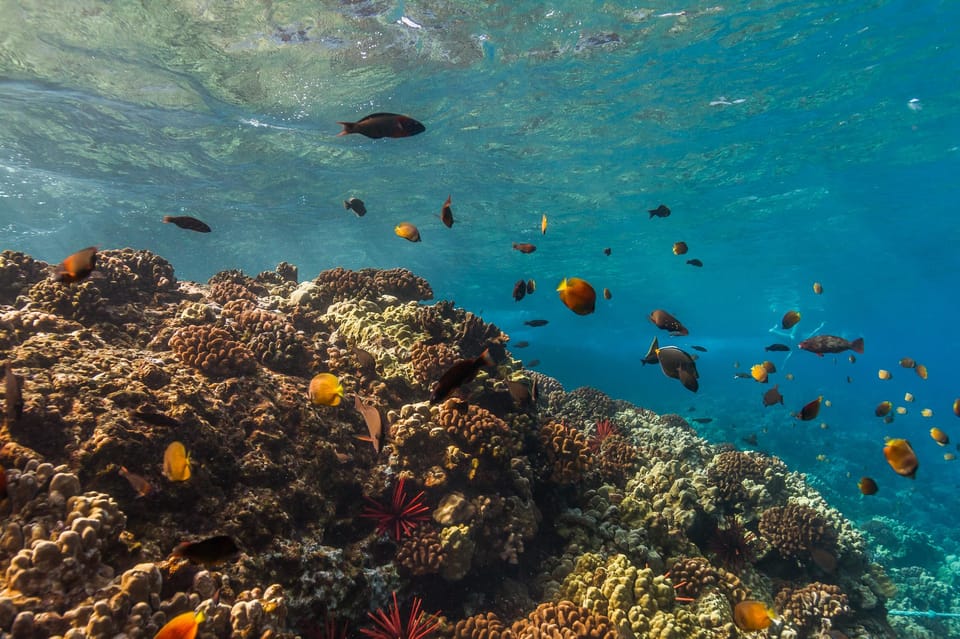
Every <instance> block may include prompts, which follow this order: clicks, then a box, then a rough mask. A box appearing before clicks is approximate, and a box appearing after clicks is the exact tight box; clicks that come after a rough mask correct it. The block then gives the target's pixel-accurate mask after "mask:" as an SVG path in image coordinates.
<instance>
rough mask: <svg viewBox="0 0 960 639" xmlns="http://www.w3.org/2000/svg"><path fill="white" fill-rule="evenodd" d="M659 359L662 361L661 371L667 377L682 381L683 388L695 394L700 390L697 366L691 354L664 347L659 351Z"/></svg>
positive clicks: (671, 347) (675, 348) (672, 347)
mask: <svg viewBox="0 0 960 639" xmlns="http://www.w3.org/2000/svg"><path fill="white" fill-rule="evenodd" d="M657 359H659V360H660V370H662V371H663V374H664V375H666V376H667V377H671V378H673V379H678V380H680V383H681V384H683V387H684V388H686V389H687V390H689V391H692V392H694V393H696V392H697V390H699V388H700V382H698V381H697V378H699V377H700V373H699V372H698V371H697V364H696V362H695V361H694V359H693V357H691V356H690V354H689V353H686V352H684V351H682V350H680V349H679V348H677V347H676V346H664V347H663V348H658V349H657Z"/></svg>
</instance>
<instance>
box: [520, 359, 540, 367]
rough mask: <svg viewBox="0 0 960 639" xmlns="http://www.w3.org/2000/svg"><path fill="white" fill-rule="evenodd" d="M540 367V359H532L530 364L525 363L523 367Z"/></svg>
mask: <svg viewBox="0 0 960 639" xmlns="http://www.w3.org/2000/svg"><path fill="white" fill-rule="evenodd" d="M539 365H540V360H539V359H531V360H530V361H529V362H526V363H524V365H523V367H524V368H536V367H537V366H539Z"/></svg>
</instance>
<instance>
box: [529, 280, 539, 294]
mask: <svg viewBox="0 0 960 639" xmlns="http://www.w3.org/2000/svg"><path fill="white" fill-rule="evenodd" d="M536 290H537V283H536V282H535V281H533V280H527V295H530V294H532V293H533V292H534V291H536Z"/></svg>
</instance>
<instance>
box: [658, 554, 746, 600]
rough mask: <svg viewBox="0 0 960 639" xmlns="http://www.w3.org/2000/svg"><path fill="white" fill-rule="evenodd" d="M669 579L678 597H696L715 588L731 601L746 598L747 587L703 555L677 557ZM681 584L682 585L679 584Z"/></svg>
mask: <svg viewBox="0 0 960 639" xmlns="http://www.w3.org/2000/svg"><path fill="white" fill-rule="evenodd" d="M670 579H671V581H673V583H674V584H676V585H675V586H674V588H675V589H676V593H677V595H678V596H680V597H692V598H697V597H699V596H700V595H702V594H704V593H706V592H709V591H710V590H714V589H717V590H719V591H720V592H722V593H723V594H724V595H726V597H727V599H728V600H729V601H730V602H731V603H734V602H737V601H742V600H743V599H746V598H747V589H746V588H745V587H744V586H743V584H742V583H741V582H740V578H739V577H737V576H736V575H735V574H733V573H732V572H729V571H727V570H724V569H723V568H717V567H715V566H712V565H711V564H710V562H709V561H707V560H706V559H705V558H703V557H686V558H680V559H677V560H676V561H675V562H673V566H672V567H671V568H670ZM681 584H682V585H681Z"/></svg>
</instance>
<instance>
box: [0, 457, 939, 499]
mask: <svg viewBox="0 0 960 639" xmlns="http://www.w3.org/2000/svg"><path fill="white" fill-rule="evenodd" d="M956 458H957V456H956V455H954V454H953V453H944V454H943V461H953V460H954V459H956ZM0 494H2V493H0Z"/></svg>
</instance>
